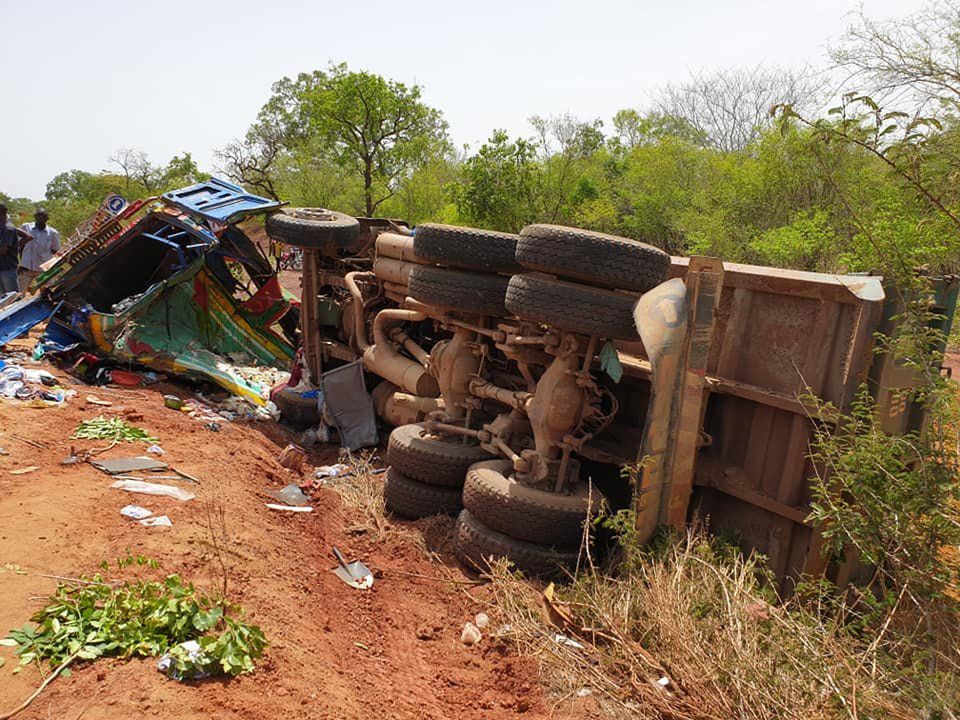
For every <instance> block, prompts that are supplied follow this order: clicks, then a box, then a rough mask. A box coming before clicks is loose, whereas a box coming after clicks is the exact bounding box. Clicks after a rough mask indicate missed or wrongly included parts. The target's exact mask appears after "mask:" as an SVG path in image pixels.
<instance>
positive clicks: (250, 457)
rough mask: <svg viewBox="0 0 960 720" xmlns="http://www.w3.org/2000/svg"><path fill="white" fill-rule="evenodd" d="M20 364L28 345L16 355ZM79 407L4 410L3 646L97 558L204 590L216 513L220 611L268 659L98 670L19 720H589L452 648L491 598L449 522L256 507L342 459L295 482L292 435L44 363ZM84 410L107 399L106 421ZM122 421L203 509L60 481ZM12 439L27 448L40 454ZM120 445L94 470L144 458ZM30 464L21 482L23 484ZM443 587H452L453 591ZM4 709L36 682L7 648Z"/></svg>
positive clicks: (502, 656) (12, 406) (487, 644)
mask: <svg viewBox="0 0 960 720" xmlns="http://www.w3.org/2000/svg"><path fill="white" fill-rule="evenodd" d="M18 344H19V346H20V347H21V348H22V349H26V348H28V347H30V346H31V345H32V343H30V342H29V341H28V340H22V341H16V342H15V343H13V344H12V345H18ZM44 366H45V367H47V368H48V369H50V370H51V371H53V372H54V373H55V374H56V375H57V376H58V377H60V378H61V380H62V382H63V383H64V384H65V385H66V386H67V387H73V388H75V389H76V390H77V391H78V395H77V396H76V397H74V398H72V399H71V400H70V401H69V402H68V403H66V404H65V405H63V406H62V407H45V408H30V407H26V406H24V405H23V404H22V403H18V402H0V444H2V445H3V447H4V448H5V449H6V450H7V451H8V452H9V455H6V456H0V597H2V600H3V602H2V603H0V635H2V634H5V633H6V631H7V630H8V629H9V628H14V627H20V626H21V625H23V624H24V623H25V622H26V621H27V619H28V618H29V616H30V615H31V614H32V613H33V612H34V611H36V610H37V609H38V608H40V607H41V606H42V605H43V604H44V599H45V597H46V596H47V595H48V594H49V593H51V592H52V591H53V589H54V588H55V585H56V581H55V580H53V579H51V578H48V577H43V576H41V575H40V573H45V574H48V575H60V576H66V577H77V576H79V575H81V574H91V573H94V572H97V571H98V565H99V563H100V562H101V561H102V560H110V561H112V560H114V559H117V558H120V557H124V556H126V555H127V553H128V549H129V551H130V552H132V553H134V554H138V553H139V554H143V555H145V556H148V557H151V558H155V559H157V560H159V561H160V562H161V563H162V566H163V570H164V571H165V572H168V573H178V574H180V575H181V576H183V577H184V578H185V579H188V580H192V581H194V582H196V583H197V584H198V585H200V586H202V587H206V588H213V587H215V586H216V585H217V584H218V583H219V582H220V575H219V573H218V571H217V570H216V563H214V562H213V556H212V552H211V544H210V537H211V533H210V530H209V529H208V525H207V519H206V513H207V509H208V508H209V507H210V506H211V504H214V505H215V504H220V505H222V507H223V508H224V510H225V516H226V524H227V529H228V533H229V538H230V540H229V544H228V547H227V557H228V564H229V565H230V566H231V568H230V571H229V575H228V577H229V586H228V595H229V597H230V599H231V600H232V601H234V602H236V603H239V604H241V605H242V606H243V607H244V608H245V609H246V611H247V616H248V619H249V620H250V621H251V622H253V623H256V624H259V625H260V626H261V627H262V628H263V629H264V631H265V632H266V634H267V636H268V638H269V640H270V642H271V646H270V648H269V649H268V652H267V655H266V657H265V659H264V660H263V661H262V663H261V665H260V666H259V667H258V669H257V670H256V672H255V673H253V674H251V675H245V676H241V677H238V678H235V679H232V680H224V679H212V680H206V681H200V682H191V683H178V682H176V681H173V680H170V679H168V678H166V677H165V676H164V675H162V674H161V673H160V672H158V671H157V670H156V660H155V659H146V660H129V661H121V660H110V659H101V660H98V661H96V662H94V663H92V664H86V665H78V666H77V667H76V668H75V669H74V672H73V674H72V676H71V677H68V678H57V679H56V680H55V681H54V682H53V683H52V684H51V685H50V686H49V687H48V688H47V689H46V690H45V691H44V693H43V694H42V695H41V696H40V697H39V698H38V699H37V700H36V701H35V702H34V704H33V705H32V706H31V707H30V708H29V709H28V710H27V711H25V712H24V713H22V714H20V715H19V716H18V718H25V719H26V718H34V719H40V718H68V719H69V720H76V719H78V718H81V717H82V718H84V719H85V720H100V719H105V718H117V717H140V716H147V717H162V718H221V719H227V718H271V720H274V719H279V718H288V717H289V718H293V717H296V718H330V719H334V718H336V719H337V720H344V719H351V718H390V719H393V718H397V719H401V718H437V719H438V720H439V719H441V718H444V719H445V718H463V719H469V718H477V719H478V720H479V719H480V718H483V719H485V720H496V719H498V718H513V717H525V718H545V717H558V718H573V717H577V718H582V717H587V716H592V715H593V713H592V711H589V710H586V709H584V708H583V707H582V706H580V705H578V706H577V707H576V708H574V707H573V706H570V705H568V704H565V703H557V704H554V703H553V702H551V701H550V700H548V699H547V698H545V697H544V695H543V693H542V691H541V689H540V687H539V685H538V675H537V668H536V664H535V662H534V661H533V660H531V659H529V658H519V657H517V656H516V655H515V654H514V653H513V651H512V650H511V648H510V647H509V646H508V645H507V644H503V643H498V642H496V641H493V640H491V639H490V638H485V639H484V641H483V642H481V644H480V645H479V646H477V647H474V648H468V647H465V646H464V645H462V644H461V643H460V632H461V628H462V627H463V624H464V622H466V621H467V620H470V619H472V618H473V617H474V615H475V614H476V613H477V612H479V611H481V610H483V611H485V612H487V613H488V614H490V615H491V616H492V617H493V618H494V625H495V624H496V611H495V609H494V608H492V607H491V606H490V602H489V601H490V594H489V592H488V590H487V588H486V587H484V586H482V585H480V586H478V585H475V584H470V583H468V582H465V581H466V580H469V577H468V575H467V574H466V573H464V571H463V570H461V569H460V568H459V566H458V565H457V564H456V562H455V561H454V560H453V559H452V556H451V555H450V552H449V550H450V548H449V532H448V529H449V523H447V524H443V523H442V522H438V521H437V520H436V519H433V520H429V519H428V520H424V521H420V522H418V523H402V522H395V521H392V520H387V521H386V524H385V525H384V526H383V527H382V528H378V527H377V524H376V523H375V522H373V521H372V520H371V518H368V517H363V515H362V513H360V512H359V511H355V510H353V509H351V508H346V507H343V506H342V505H341V502H340V499H339V496H338V494H337V493H336V492H335V491H334V490H331V489H323V490H321V491H320V492H319V494H318V495H317V496H316V500H315V502H314V505H315V510H314V512H312V513H303V514H301V513H281V512H275V511H271V510H269V509H267V508H266V507H265V506H264V503H265V502H267V501H269V498H267V497H266V496H265V495H264V494H263V490H265V489H267V488H280V487H282V486H284V485H285V484H287V483H289V482H301V481H302V480H303V478H304V477H309V476H310V474H312V466H313V465H317V464H323V463H327V462H333V461H335V460H336V456H337V449H336V448H334V447H331V446H320V447H319V448H318V449H315V450H313V451H311V453H310V460H309V464H308V465H307V466H306V467H305V468H304V470H303V472H302V473H294V472H292V471H290V470H286V469H284V468H282V467H281V466H280V465H279V464H278V463H277V461H276V457H277V455H278V453H279V451H280V450H281V449H282V448H283V447H284V446H285V445H286V444H287V443H288V442H289V441H290V440H291V437H292V436H291V433H290V432H289V431H288V430H286V429H285V428H284V427H282V426H280V425H277V424H275V423H271V422H247V421H238V422H232V423H231V422H223V423H221V430H220V431H219V432H212V431H210V430H207V429H205V428H204V424H203V423H202V422H200V421H197V420H195V419H193V418H190V417H188V416H187V415H185V414H183V413H180V412H177V411H174V410H170V409H167V408H165V407H164V406H163V402H162V394H163V393H164V392H169V391H171V390H173V391H175V392H177V393H178V394H180V395H181V396H183V395H186V394H189V389H187V388H185V387H184V386H176V387H175V386H170V385H163V384H161V385H154V386H150V387H145V388H135V389H117V388H91V387H89V386H85V385H82V384H76V383H75V381H72V380H71V379H69V378H68V376H67V375H65V373H63V372H61V371H59V370H57V369H56V368H53V367H50V366H49V365H48V364H46V363H45V364H44ZM88 395H95V396H96V397H98V398H100V399H103V400H107V401H110V402H111V403H112V406H110V407H103V406H98V405H94V404H90V403H88V402H86V400H85V398H86V397H87V396H88ZM99 414H105V415H108V416H110V415H116V416H120V417H124V418H126V419H128V421H130V422H132V423H133V424H135V425H138V426H141V427H144V428H146V429H148V430H149V431H150V432H151V433H153V434H154V435H156V436H157V437H159V438H160V441H161V445H162V446H163V448H164V450H165V451H166V454H165V455H164V456H163V459H164V460H165V461H167V462H169V463H170V464H171V465H173V466H175V467H177V468H178V469H181V470H183V471H185V472H187V473H189V474H190V475H193V476H195V477H197V478H199V479H200V481H201V484H200V485H199V486H191V485H189V484H184V485H183V487H185V488H187V489H190V490H192V491H195V492H196V495H197V497H196V499H194V500H191V501H188V502H179V501H177V500H174V499H171V498H154V497H150V496H144V495H135V494H131V493H126V492H122V491H120V490H115V489H111V488H110V487H109V486H110V483H111V479H110V478H108V477H107V476H106V475H104V474H102V473H100V472H99V471H97V470H96V469H95V468H93V467H92V466H90V465H89V464H81V465H77V466H62V465H61V464H60V463H61V460H62V459H63V458H65V457H66V456H67V455H68V454H69V451H70V447H71V445H76V446H78V447H93V446H97V445H98V444H99V445H101V446H102V445H103V443H102V442H101V443H97V442H86V441H77V440H71V439H70V435H71V434H72V432H73V430H74V429H75V428H76V426H77V424H78V423H79V422H80V421H81V420H84V419H87V418H91V417H94V416H96V415H99ZM14 435H16V436H20V437H23V438H27V439H29V440H31V441H33V442H34V443H36V444H39V445H42V447H36V446H34V445H31V444H29V443H27V442H25V441H23V440H19V439H17V438H15V437H13V436H14ZM144 450H145V448H144V447H142V446H134V445H121V446H118V447H115V448H113V449H112V450H110V451H109V452H107V453H104V455H103V456H102V457H123V456H132V455H138V454H142V453H143V451H144ZM29 466H38V469H37V470H34V471H32V472H28V473H26V474H17V475H15V474H11V471H15V470H17V469H21V468H25V467H29ZM131 503H134V504H140V505H144V506H146V507H148V508H150V509H151V510H153V511H154V513H155V514H157V515H162V514H166V515H169V517H170V518H171V520H172V521H173V527H172V528H147V527H142V526H140V525H138V524H137V523H135V522H132V521H129V520H127V519H125V518H123V517H121V515H120V512H119V511H120V508H122V507H123V506H124V505H127V504H131ZM332 545H338V546H339V547H340V548H342V549H343V550H344V552H345V554H346V555H347V556H348V557H349V558H350V559H353V558H358V559H361V560H363V561H364V562H366V563H367V564H368V565H369V566H370V567H371V568H372V569H374V571H375V572H376V573H377V574H378V575H379V577H378V579H377V581H376V583H375V584H374V587H373V588H372V590H370V591H367V592H358V591H355V590H352V589H350V588H348V587H347V586H345V585H344V584H342V583H341V582H340V581H339V580H338V579H337V578H336V577H335V576H334V575H333V574H332V573H331V569H332V568H333V567H334V564H335V563H334V561H333V559H332V557H331V554H330V547H331V546H332ZM450 578H452V579H453V580H455V581H456V582H451V581H449V580H448V579H450ZM0 657H3V658H5V660H6V665H5V666H4V667H3V668H0V711H5V710H8V709H11V708H12V707H14V706H15V705H16V704H18V703H19V702H20V701H21V700H22V699H24V698H26V697H27V696H28V695H29V694H30V693H31V692H32V691H33V690H34V689H35V688H36V687H37V685H39V683H40V682H41V681H42V676H41V672H40V670H39V668H38V667H37V666H36V665H34V666H31V667H28V668H25V669H24V670H23V671H22V672H20V673H19V674H13V673H12V672H11V670H12V669H13V668H14V667H15V666H16V664H17V661H16V659H15V658H14V657H13V653H12V649H11V648H6V647H3V648H0Z"/></svg>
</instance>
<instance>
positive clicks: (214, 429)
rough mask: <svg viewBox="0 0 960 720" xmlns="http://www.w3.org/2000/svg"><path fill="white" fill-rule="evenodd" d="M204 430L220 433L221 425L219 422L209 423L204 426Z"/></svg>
mask: <svg viewBox="0 0 960 720" xmlns="http://www.w3.org/2000/svg"><path fill="white" fill-rule="evenodd" d="M203 429H204V430H209V431H210V432H220V423H218V422H208V423H204V424H203Z"/></svg>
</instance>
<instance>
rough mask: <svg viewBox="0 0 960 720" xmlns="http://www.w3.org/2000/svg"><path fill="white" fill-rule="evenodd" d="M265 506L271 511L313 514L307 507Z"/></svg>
mask: <svg viewBox="0 0 960 720" xmlns="http://www.w3.org/2000/svg"><path fill="white" fill-rule="evenodd" d="M266 506H267V507H268V508H270V509H271V510H286V511H287V512H304V513H308V512H313V508H312V507H310V506H309V505H307V506H306V507H298V506H294V505H277V504H276V503H266Z"/></svg>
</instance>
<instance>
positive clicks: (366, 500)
mask: <svg viewBox="0 0 960 720" xmlns="http://www.w3.org/2000/svg"><path fill="white" fill-rule="evenodd" d="M339 461H340V462H341V463H343V464H344V465H347V466H348V467H349V468H350V471H349V472H348V473H346V474H344V475H341V476H338V477H332V478H328V479H327V480H325V482H324V485H325V486H326V487H330V488H333V489H334V490H336V491H337V493H338V494H339V495H340V502H341V503H342V504H343V506H344V507H345V508H349V509H351V510H355V511H357V512H358V513H359V514H360V515H361V516H362V517H363V519H364V521H365V522H369V523H370V524H371V525H372V526H373V527H374V528H376V531H377V533H378V534H382V533H383V532H384V530H385V528H386V527H387V521H386V512H387V511H386V508H385V507H384V502H383V480H384V477H385V475H384V474H383V473H382V472H376V471H377V467H376V466H377V462H376V455H375V453H373V452H371V451H368V450H364V451H361V452H358V453H352V452H350V451H349V450H341V451H340V458H339Z"/></svg>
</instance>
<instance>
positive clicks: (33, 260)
mask: <svg viewBox="0 0 960 720" xmlns="http://www.w3.org/2000/svg"><path fill="white" fill-rule="evenodd" d="M33 219H34V222H32V223H25V224H24V226H23V230H24V231H25V232H27V233H28V234H29V235H30V239H29V240H27V241H26V242H25V243H24V246H23V253H22V254H21V255H20V269H19V271H18V273H17V277H18V279H19V280H20V292H27V289H28V288H29V286H30V283H31V282H33V279H34V278H35V277H36V276H37V275H39V274H40V272H41V268H40V266H41V265H43V263H45V262H46V261H47V260H49V259H50V258H52V257H53V256H54V255H55V254H56V253H58V252H60V233H58V232H57V231H56V230H55V229H54V228H52V227H50V226H49V225H47V220H48V219H49V215H48V214H47V211H46V210H44V209H43V208H37V211H36V212H35V213H34V215H33Z"/></svg>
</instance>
